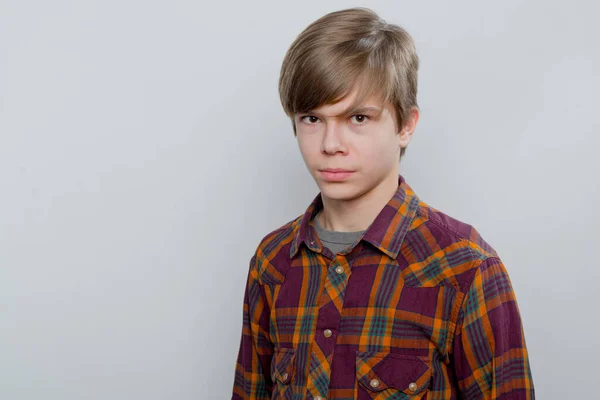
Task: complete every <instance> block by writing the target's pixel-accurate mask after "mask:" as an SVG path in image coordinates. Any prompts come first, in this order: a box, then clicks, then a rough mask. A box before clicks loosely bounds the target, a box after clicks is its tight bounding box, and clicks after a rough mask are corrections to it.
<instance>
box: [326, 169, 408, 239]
mask: <svg viewBox="0 0 600 400" xmlns="http://www.w3.org/2000/svg"><path fill="white" fill-rule="evenodd" d="M397 190H398V174H397V173H396V174H395V175H393V174H392V175H390V176H389V177H386V178H385V179H384V180H383V181H381V182H380V183H379V184H378V185H377V186H375V187H373V188H372V189H371V190H369V191H368V192H366V193H364V194H362V195H361V196H359V197H356V198H353V199H351V200H348V199H342V200H338V199H331V198H328V197H326V196H325V195H324V194H323V193H322V192H321V198H322V200H323V209H322V210H321V211H320V212H319V214H318V215H317V216H316V218H318V222H319V224H320V225H321V226H322V227H323V228H325V229H327V230H329V231H337V232H358V231H363V230H365V229H367V228H368V227H369V225H371V223H372V222H373V221H374V220H375V218H376V217H377V215H379V213H380V212H381V210H382V209H383V207H385V205H386V204H387V203H388V202H389V201H390V199H391V198H392V197H393V196H394V194H395V193H396V191H397Z"/></svg>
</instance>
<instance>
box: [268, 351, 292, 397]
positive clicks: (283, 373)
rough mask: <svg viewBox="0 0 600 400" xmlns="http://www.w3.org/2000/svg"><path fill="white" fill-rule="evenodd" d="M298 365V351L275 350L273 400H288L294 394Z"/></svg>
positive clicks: (272, 360)
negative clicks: (293, 386) (296, 364)
mask: <svg viewBox="0 0 600 400" xmlns="http://www.w3.org/2000/svg"><path fill="white" fill-rule="evenodd" d="M295 363H296V349H294V348H287V347H278V348H275V351H274V353H273V358H272V359H271V379H272V380H273V395H272V396H271V400H275V399H283V398H287V397H288V396H290V395H291V393H292V382H293V381H294V379H293V377H294V373H295V368H294V366H295Z"/></svg>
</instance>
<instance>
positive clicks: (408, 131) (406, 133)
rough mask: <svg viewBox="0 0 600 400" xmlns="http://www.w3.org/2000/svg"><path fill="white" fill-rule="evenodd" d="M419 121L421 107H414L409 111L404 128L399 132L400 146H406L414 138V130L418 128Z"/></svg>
mask: <svg viewBox="0 0 600 400" xmlns="http://www.w3.org/2000/svg"><path fill="white" fill-rule="evenodd" d="M418 121H419V109H418V108H417V107H412V108H411V109H410V112H409V113H408V118H407V119H406V121H405V122H404V126H403V127H402V130H401V131H400V132H398V144H399V145H400V147H406V146H408V144H409V143H410V141H411V139H412V135H413V132H414V131H415V129H416V128H417V122H418Z"/></svg>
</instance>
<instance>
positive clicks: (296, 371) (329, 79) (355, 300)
mask: <svg viewBox="0 0 600 400" xmlns="http://www.w3.org/2000/svg"><path fill="white" fill-rule="evenodd" d="M418 64H419V60H418V57H417V54H416V50H415V45H414V42H413V40H412V38H411V37H410V35H409V34H408V33H407V32H406V31H405V30H403V29H402V28H401V27H399V26H397V25H392V24H388V23H386V22H385V21H384V20H382V19H381V18H380V17H379V16H378V15H377V14H375V13H374V12H373V11H371V10H369V9H366V8H353V9H348V10H342V11H336V12H332V13H329V14H327V15H325V16H323V17H321V18H320V19H318V20H316V21H315V22H313V23H312V24H310V25H309V26H308V27H307V28H306V29H305V30H304V31H303V32H302V33H301V34H300V35H299V36H298V37H297V38H296V40H295V41H294V43H293V44H292V45H291V47H290V49H289V50H288V52H287V54H286V56H285V59H284V61H283V65H282V69H281V76H280V80H279V90H280V96H281V101H282V104H283V108H284V110H285V112H286V114H287V115H288V116H289V117H290V119H291V121H292V126H293V130H294V135H295V136H296V138H297V140H298V145H299V147H300V152H301V153H302V157H303V159H304V162H305V164H306V166H307V168H308V171H309V172H310V174H311V175H312V176H313V178H314V179H315V181H316V183H317V185H318V187H319V188H320V189H321V191H320V193H319V194H318V195H317V196H316V197H315V199H314V201H313V202H312V204H310V206H309V207H308V208H307V210H306V212H305V213H304V214H302V215H300V216H299V217H298V218H296V219H294V220H292V221H290V222H288V223H287V224H285V225H283V226H281V227H280V228H278V229H276V230H274V231H272V232H271V233H269V234H267V235H266V236H265V237H264V238H263V239H262V240H261V242H260V243H259V245H258V247H257V249H256V252H255V254H254V255H253V256H252V258H251V260H250V267H249V272H248V277H247V282H246V291H245V295H244V306H243V327H242V334H241V341H240V347H239V354H238V357H237V363H236V369H235V380H234V385H233V395H232V399H248V400H249V399H264V400H267V399H271V400H273V399H314V400H326V399H331V400H333V399H340V400H341V399H425V398H426V399H429V400H431V399H459V398H460V399H533V398H534V389H533V382H532V378H531V372H530V366H529V359H528V354H527V349H526V346H525V338H524V335H523V328H522V323H521V318H520V314H519V309H518V307H517V303H516V298H515V294H514V291H513V289H512V286H511V283H510V280H509V277H508V274H507V272H506V269H505V267H504V265H503V262H502V260H501V259H500V257H499V255H498V254H497V253H496V251H495V250H494V249H493V248H492V247H491V246H490V244H488V243H487V242H486V241H485V240H484V239H483V238H482V237H481V236H480V234H479V233H478V231H477V230H476V229H475V228H474V227H473V226H471V225H469V224H467V223H464V222H461V221H458V220H456V219H455V218H452V217H450V216H448V215H447V214H444V213H443V212H441V211H439V210H437V209H435V208H433V207H432V206H430V205H428V204H426V203H425V202H424V201H423V200H421V199H420V198H419V197H418V196H417V194H416V193H415V192H414V191H413V190H412V189H411V187H410V186H409V185H408V184H407V182H406V180H405V178H404V177H403V176H402V175H400V174H399V160H400V159H401V157H402V155H403V154H404V152H405V150H406V147H407V146H408V143H409V142H410V140H411V138H412V134H413V132H414V130H415V127H416V125H417V120H418V118H419V111H418V105H417V101H416V98H417V70H418Z"/></svg>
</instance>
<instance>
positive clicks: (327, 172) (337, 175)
mask: <svg viewBox="0 0 600 400" xmlns="http://www.w3.org/2000/svg"><path fill="white" fill-rule="evenodd" d="M319 172H320V173H321V176H322V177H323V178H325V180H326V181H330V182H340V181H343V180H346V179H348V178H349V177H350V176H351V175H352V174H353V173H354V171H350V170H347V169H341V168H335V169H330V168H328V169H322V170H319Z"/></svg>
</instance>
